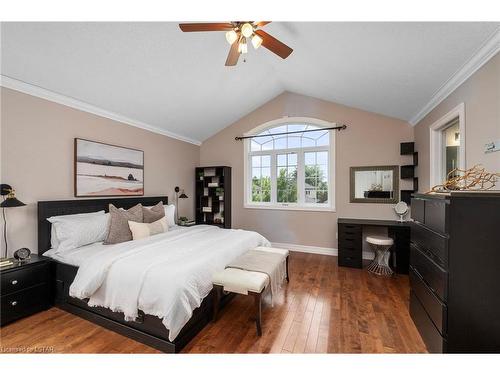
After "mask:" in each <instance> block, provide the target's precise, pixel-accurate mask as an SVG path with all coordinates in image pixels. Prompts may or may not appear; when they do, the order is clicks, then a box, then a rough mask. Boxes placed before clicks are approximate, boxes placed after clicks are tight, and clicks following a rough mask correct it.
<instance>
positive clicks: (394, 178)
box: [349, 165, 399, 204]
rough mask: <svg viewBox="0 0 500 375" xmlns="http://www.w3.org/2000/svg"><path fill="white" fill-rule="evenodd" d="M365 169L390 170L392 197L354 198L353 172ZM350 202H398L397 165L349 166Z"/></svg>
mask: <svg viewBox="0 0 500 375" xmlns="http://www.w3.org/2000/svg"><path fill="white" fill-rule="evenodd" d="M365 171H392V188H393V191H394V196H393V197H392V198H356V197H355V192H356V189H355V180H354V177H355V174H356V172H365ZM350 174H351V178H350V186H349V190H350V198H351V199H350V203H385V204H393V203H398V202H399V166H397V165H381V166H367V167H351V168H350Z"/></svg>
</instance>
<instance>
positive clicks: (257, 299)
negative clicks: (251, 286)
mask: <svg viewBox="0 0 500 375" xmlns="http://www.w3.org/2000/svg"><path fill="white" fill-rule="evenodd" d="M249 293H250V294H252V295H253V298H254V308H255V324H256V325H257V336H262V293H253V292H249Z"/></svg>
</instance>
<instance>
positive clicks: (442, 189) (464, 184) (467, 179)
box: [426, 164, 500, 194]
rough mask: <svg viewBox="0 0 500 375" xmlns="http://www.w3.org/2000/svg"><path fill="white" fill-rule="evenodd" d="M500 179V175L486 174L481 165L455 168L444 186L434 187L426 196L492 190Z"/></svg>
mask: <svg viewBox="0 0 500 375" xmlns="http://www.w3.org/2000/svg"><path fill="white" fill-rule="evenodd" d="M499 177H500V173H490V172H486V170H485V168H481V164H477V165H475V166H473V167H472V168H469V169H459V168H455V169H453V170H452V171H450V172H449V173H448V175H447V177H446V181H445V182H443V184H441V185H436V186H433V187H432V189H431V190H429V191H428V192H426V194H430V193H446V192H450V191H487V190H492V189H493V188H494V187H495V186H496V182H497V180H498V178H499Z"/></svg>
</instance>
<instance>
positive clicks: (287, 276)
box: [286, 257, 290, 283]
mask: <svg viewBox="0 0 500 375" xmlns="http://www.w3.org/2000/svg"><path fill="white" fill-rule="evenodd" d="M286 282H287V283H290V272H288V257H286Z"/></svg>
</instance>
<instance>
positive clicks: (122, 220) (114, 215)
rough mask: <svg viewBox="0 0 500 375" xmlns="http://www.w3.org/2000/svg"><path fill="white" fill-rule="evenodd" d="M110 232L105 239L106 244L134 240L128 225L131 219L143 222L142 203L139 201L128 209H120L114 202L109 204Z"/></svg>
mask: <svg viewBox="0 0 500 375" xmlns="http://www.w3.org/2000/svg"><path fill="white" fill-rule="evenodd" d="M109 214H110V218H109V232H108V237H107V238H106V240H104V244H105V245H112V244H115V243H120V242H125V241H132V232H131V231H130V227H129V226H128V222H129V221H136V222H138V223H142V218H143V214H142V205H141V204H140V203H139V204H137V205H135V206H134V207H132V208H129V209H128V210H122V209H118V208H116V207H115V206H113V205H112V204H110V205H109Z"/></svg>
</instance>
